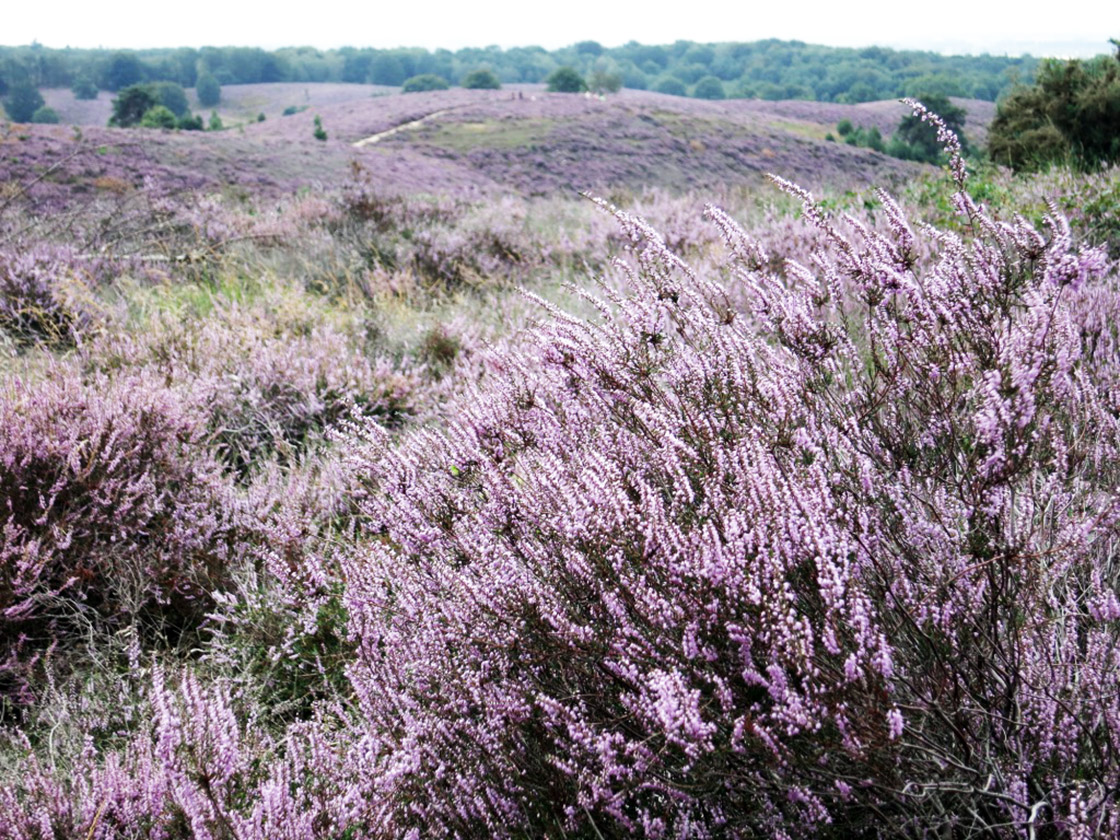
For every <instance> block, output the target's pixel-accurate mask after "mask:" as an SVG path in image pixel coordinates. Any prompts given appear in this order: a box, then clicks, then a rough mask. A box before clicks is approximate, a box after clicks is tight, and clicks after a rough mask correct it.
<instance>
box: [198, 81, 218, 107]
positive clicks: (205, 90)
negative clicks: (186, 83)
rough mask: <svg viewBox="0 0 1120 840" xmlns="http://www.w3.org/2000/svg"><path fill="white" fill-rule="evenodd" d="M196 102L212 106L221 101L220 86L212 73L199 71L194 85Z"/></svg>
mask: <svg viewBox="0 0 1120 840" xmlns="http://www.w3.org/2000/svg"><path fill="white" fill-rule="evenodd" d="M194 93H195V96H197V97H198V104H199V105H203V106H205V107H207V108H212V107H214V106H215V105H217V104H218V103H220V102H221V101H222V86H221V84H219V82H218V79H217V77H216V76H214V75H213V74H212V73H199V74H198V81H197V82H196V83H195V87H194Z"/></svg>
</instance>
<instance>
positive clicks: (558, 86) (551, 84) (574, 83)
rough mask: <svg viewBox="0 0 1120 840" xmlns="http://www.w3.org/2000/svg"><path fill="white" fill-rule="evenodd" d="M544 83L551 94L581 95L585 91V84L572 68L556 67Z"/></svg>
mask: <svg viewBox="0 0 1120 840" xmlns="http://www.w3.org/2000/svg"><path fill="white" fill-rule="evenodd" d="M545 81H546V82H547V83H548V89H549V90H550V91H552V92H553V93H581V92H582V91H585V90H587V82H585V81H584V80H583V76H581V75H580V72H579V71H578V70H576V69H575V68H574V67H557V68H556V69H555V70H553V71H552V72H551V73H550V74H549V75H548V78H547V79H545Z"/></svg>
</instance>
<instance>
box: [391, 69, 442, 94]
mask: <svg viewBox="0 0 1120 840" xmlns="http://www.w3.org/2000/svg"><path fill="white" fill-rule="evenodd" d="M449 87H451V85H449V84H448V83H447V79H445V78H443V77H442V76H437V75H436V74H435V73H421V74H420V75H419V76H413V77H412V78H410V79H405V81H404V84H403V85H401V93H423V92H424V91H428V90H447V89H448V88H449Z"/></svg>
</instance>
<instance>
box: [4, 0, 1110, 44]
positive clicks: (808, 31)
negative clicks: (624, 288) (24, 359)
mask: <svg viewBox="0 0 1120 840" xmlns="http://www.w3.org/2000/svg"><path fill="white" fill-rule="evenodd" d="M1109 7H1111V8H1113V12H1111V13H1105V14H1102V13H1101V10H1102V9H1107V8H1109ZM1001 8H1002V9H1007V10H1008V11H1004V12H1001V11H1000V9H1001ZM1109 37H1120V4H1116V3H1115V2H1113V0H1098V2H1092V3H1091V2H1087V0H1064V2H1061V3H1059V4H1055V3H1054V2H1053V0H1048V1H1047V2H1045V3H1044V2H1041V0H1023V2H1016V3H1014V4H1012V3H1010V2H1008V0H1002V2H998V3H996V2H992V0H987V1H986V2H985V0H934V2H921V3H918V2H913V1H912V0H911V2H909V3H904V2H899V0H847V1H845V0H798V2H790V1H789V0H766V1H765V2H749V0H722V2H717V1H716V0H673V2H666V0H645V1H644V2H642V3H633V2H617V0H615V2H611V0H551V2H549V0H546V2H539V0H538V2H536V3H529V2H517V0H473V2H472V0H389V1H388V2H387V0H364V2H362V0H356V2H355V0H351V2H346V0H312V2H308V0H298V2H297V1H296V0H270V2H267V3H265V2H251V3H250V2H244V1H243V0H185V2H178V3H174V4H172V3H171V2H168V1H167V0H164V2H160V3H157V2H153V1H152V0H38V2H36V0H0V44H4V45H16V44H28V43H31V42H32V41H33V40H37V41H38V42H39V43H41V44H43V45H45V46H48V47H66V46H71V47H107V48H128V47H131V48H143V47H177V46H193V47H199V46H204V45H212V46H225V45H238V46H260V47H265V48H268V49H274V48H276V47H283V46H305V45H306V46H314V47H319V48H323V49H326V48H330V47H340V46H356V47H365V46H369V47H398V46H413V47H428V48H429V49H434V48H436V47H446V48H448V49H458V48H460V47H483V46H487V45H490V44H497V45H499V46H502V47H513V46H529V45H539V46H542V47H546V48H548V49H554V48H556V47H562V46H566V45H569V44H573V43H575V42H576V41H582V40H595V41H599V42H600V43H602V44H603V45H604V46H617V45H619V44H623V43H625V42H627V41H631V40H634V41H638V42H640V43H643V44H668V43H672V42H673V41H675V40H677V39H681V38H683V39H687V40H691V41H701V42H717V41H754V40H758V39H760V38H781V39H797V40H801V41H806V42H808V43H813V44H828V45H831V46H869V45H880V46H886V47H895V48H907V49H926V50H934V51H938V52H947V53H982V52H989V53H992V54H993V55H1004V54H1009V55H1019V54H1021V53H1023V52H1030V53H1032V54H1033V55H1050V56H1061V57H1066V56H1074V55H1094V54H1097V53H1106V52H1109V51H1110V49H1111V48H1110V46H1109V44H1108V38H1109Z"/></svg>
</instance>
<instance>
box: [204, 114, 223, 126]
mask: <svg viewBox="0 0 1120 840" xmlns="http://www.w3.org/2000/svg"><path fill="white" fill-rule="evenodd" d="M206 128H207V129H208V130H210V131H221V130H222V129H223V128H225V125H223V124H222V118H221V117H219V116H218V112H217V111H211V112H210V123H209V124H208V125H207V126H206Z"/></svg>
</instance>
